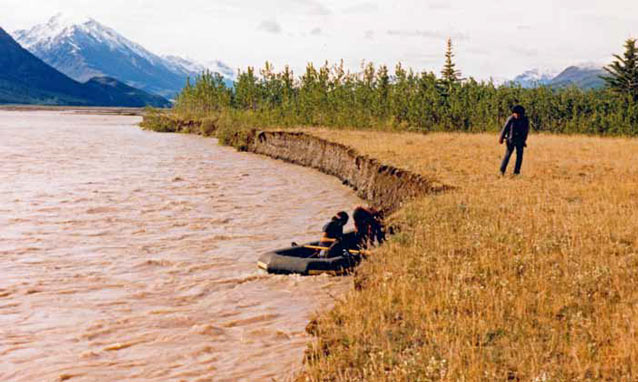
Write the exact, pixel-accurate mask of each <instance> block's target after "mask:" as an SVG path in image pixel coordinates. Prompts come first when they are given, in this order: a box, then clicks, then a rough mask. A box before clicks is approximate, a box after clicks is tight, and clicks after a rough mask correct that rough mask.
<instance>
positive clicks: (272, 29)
mask: <svg viewBox="0 0 638 382" xmlns="http://www.w3.org/2000/svg"><path fill="white" fill-rule="evenodd" d="M257 30H260V31H264V32H268V33H274V34H279V33H281V32H282V28H281V25H279V23H278V22H276V21H275V20H264V21H262V22H261V24H259V26H258V27H257Z"/></svg>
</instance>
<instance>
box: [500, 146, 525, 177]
mask: <svg viewBox="0 0 638 382" xmlns="http://www.w3.org/2000/svg"><path fill="white" fill-rule="evenodd" d="M514 150H516V164H515V165H514V174H516V175H518V174H520V173H521V166H522V165H523V151H524V150H525V144H523V143H519V144H514V143H509V142H507V149H506V150H505V157H503V162H501V174H505V171H506V170H507V164H508V163H509V162H510V157H511V156H512V153H514Z"/></svg>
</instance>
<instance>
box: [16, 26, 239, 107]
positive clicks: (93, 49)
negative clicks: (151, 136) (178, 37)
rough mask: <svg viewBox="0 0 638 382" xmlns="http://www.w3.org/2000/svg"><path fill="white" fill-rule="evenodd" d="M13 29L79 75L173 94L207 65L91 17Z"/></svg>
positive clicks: (38, 50) (48, 58)
mask: <svg viewBox="0 0 638 382" xmlns="http://www.w3.org/2000/svg"><path fill="white" fill-rule="evenodd" d="M13 35H14V37H15V38H16V40H17V41H18V42H19V43H21V44H22V45H23V46H24V47H25V48H26V49H27V50H29V51H30V52H31V53H33V54H34V55H36V56H37V57H39V58H40V59H42V60H43V61H44V62H46V63H48V64H49V65H51V66H53V67H54V68H56V69H58V70H59V71H60V72H62V73H64V74H66V75H67V76H69V77H71V78H73V79H75V80H77V81H80V82H84V81H87V80H89V79H90V78H93V77H95V76H106V77H112V78H116V79H118V80H120V81H122V82H124V83H126V84H128V85H129V86H133V87H135V88H139V89H142V90H144V91H146V92H149V93H154V94H159V95H161V96H164V97H166V98H174V97H175V96H176V95H177V94H178V93H179V92H180V91H181V89H182V88H183V87H184V85H185V84H186V79H187V78H188V77H191V78H192V77H195V76H197V75H199V74H201V72H202V71H203V69H206V67H204V66H202V65H200V64H196V63H194V62H193V61H191V60H187V59H183V58H179V60H177V59H175V56H169V57H173V58H172V59H169V58H166V56H160V55H157V54H155V53H152V52H150V51H149V50H147V49H146V48H144V47H143V46H142V45H140V44H138V43H136V42H133V41H132V40H129V39H128V38H126V37H124V36H123V35H121V34H120V33H118V32H117V31H116V30H114V29H113V28H110V27H108V26H105V25H103V24H101V23H100V22H98V21H96V20H95V19H92V18H84V19H81V20H70V19H67V18H65V17H64V16H63V15H62V14H57V15H55V16H53V17H52V18H50V19H49V20H48V21H47V22H46V23H44V24H38V25H35V26H33V27H32V28H30V29H22V30H18V31H15V32H14V34H13ZM218 62H219V61H218ZM219 63H220V64H221V65H218V68H219V70H217V71H220V72H221V73H222V75H224V76H225V77H226V78H229V75H231V74H233V71H232V69H230V68H229V67H228V66H227V65H225V64H223V63H221V62H219ZM227 69H230V70H227ZM230 78H232V76H231V77H230Z"/></svg>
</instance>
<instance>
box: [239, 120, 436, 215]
mask: <svg viewBox="0 0 638 382" xmlns="http://www.w3.org/2000/svg"><path fill="white" fill-rule="evenodd" d="M245 147H246V149H247V150H248V151H250V152H254V153H257V154H262V155H267V156H269V157H272V158H276V159H281V160H284V161H287V162H291V163H295V164H299V165H302V166H306V167H312V168H315V169H317V170H319V171H321V172H323V173H326V174H329V175H333V176H335V177H337V178H339V179H340V180H342V181H343V183H344V184H347V185H349V186H351V187H352V188H354V189H355V190H356V191H357V193H358V195H359V197H361V198H362V199H365V200H367V201H369V202H370V203H371V204H372V205H373V206H374V207H376V208H380V209H383V210H384V211H386V212H392V211H395V210H396V209H397V208H399V207H400V206H401V205H402V203H404V202H405V201H407V200H409V199H412V198H415V197H418V196H421V195H424V194H428V193H435V192H440V191H444V190H446V189H449V187H448V186H445V185H442V184H440V183H438V182H436V181H435V180H432V179H427V178H425V177H423V176H421V175H418V174H414V173H411V172H409V171H405V170H402V169H399V168H396V167H393V166H389V165H385V164H382V163H380V162H379V161H377V160H375V159H373V158H370V157H367V156H364V155H360V154H359V153H357V152H356V151H355V150H354V149H352V148H350V147H347V146H345V145H341V144H338V143H333V142H328V141H326V140H324V139H321V138H318V137H315V136H312V135H308V134H305V133H298V132H285V131H262V132H257V133H255V134H254V135H253V134H251V137H250V138H249V142H248V144H247V145H246V146H245Z"/></svg>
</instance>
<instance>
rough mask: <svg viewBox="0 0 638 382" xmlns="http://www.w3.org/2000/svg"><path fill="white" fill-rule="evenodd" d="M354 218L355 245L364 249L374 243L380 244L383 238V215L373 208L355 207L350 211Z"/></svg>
mask: <svg viewBox="0 0 638 382" xmlns="http://www.w3.org/2000/svg"><path fill="white" fill-rule="evenodd" d="M352 218H353V219H354V230H355V237H356V240H357V243H356V245H357V247H358V248H359V249H366V248H368V247H369V246H371V245H374V244H375V243H378V244H382V243H383V241H384V240H385V232H384V231H383V216H382V214H381V212H379V211H376V210H375V209H374V208H364V207H357V208H355V210H354V212H353V213H352Z"/></svg>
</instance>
